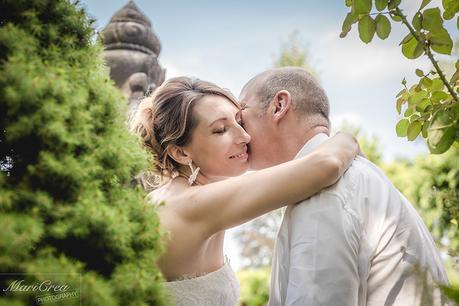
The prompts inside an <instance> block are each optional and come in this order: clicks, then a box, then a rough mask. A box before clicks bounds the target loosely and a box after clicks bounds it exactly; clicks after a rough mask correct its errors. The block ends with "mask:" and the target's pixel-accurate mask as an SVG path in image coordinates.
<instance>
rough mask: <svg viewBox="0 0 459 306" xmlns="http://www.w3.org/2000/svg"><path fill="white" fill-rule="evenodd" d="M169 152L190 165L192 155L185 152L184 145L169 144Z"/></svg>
mask: <svg viewBox="0 0 459 306" xmlns="http://www.w3.org/2000/svg"><path fill="white" fill-rule="evenodd" d="M166 150H167V154H168V155H169V156H170V157H171V158H172V159H173V160H175V161H176V162H177V163H179V164H181V165H188V163H189V162H190V160H191V159H190V156H189V155H188V154H187V153H186V152H185V150H184V149H183V148H182V147H179V146H176V145H169V146H167V149H166Z"/></svg>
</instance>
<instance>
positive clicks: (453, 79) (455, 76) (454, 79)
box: [449, 69, 459, 84]
mask: <svg viewBox="0 0 459 306" xmlns="http://www.w3.org/2000/svg"><path fill="white" fill-rule="evenodd" d="M458 80H459V69H457V70H456V72H454V74H453V76H452V77H451V80H450V81H449V82H450V84H454V83H456V82H457V81H458Z"/></svg>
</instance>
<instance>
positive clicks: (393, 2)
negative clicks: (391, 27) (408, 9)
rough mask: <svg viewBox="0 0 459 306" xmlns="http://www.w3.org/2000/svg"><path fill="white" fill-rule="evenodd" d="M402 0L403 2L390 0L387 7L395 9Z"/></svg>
mask: <svg viewBox="0 0 459 306" xmlns="http://www.w3.org/2000/svg"><path fill="white" fill-rule="evenodd" d="M401 2H402V0H390V1H389V4H388V5H387V8H388V9H389V10H393V9H395V8H396V7H397V6H399V5H400V3H401Z"/></svg>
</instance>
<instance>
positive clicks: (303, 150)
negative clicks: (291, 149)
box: [295, 133, 330, 159]
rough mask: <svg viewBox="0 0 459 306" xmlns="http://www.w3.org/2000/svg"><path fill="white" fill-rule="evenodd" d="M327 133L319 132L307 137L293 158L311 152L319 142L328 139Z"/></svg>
mask: <svg viewBox="0 0 459 306" xmlns="http://www.w3.org/2000/svg"><path fill="white" fill-rule="evenodd" d="M329 138H330V137H328V135H327V134H325V133H319V134H317V135H315V136H314V137H312V138H311V139H309V140H308V141H307V142H306V143H305V144H304V146H303V147H302V148H301V150H300V151H299V152H298V153H297V154H296V156H295V159H297V158H300V157H303V156H305V155H307V154H309V153H311V152H312V151H313V150H314V149H315V148H316V147H318V146H319V145H320V144H321V143H323V142H324V141H326V140H327V139H329Z"/></svg>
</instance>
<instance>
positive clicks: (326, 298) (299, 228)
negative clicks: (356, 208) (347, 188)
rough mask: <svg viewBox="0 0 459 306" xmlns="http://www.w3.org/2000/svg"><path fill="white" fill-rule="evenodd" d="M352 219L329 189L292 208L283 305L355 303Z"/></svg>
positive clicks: (356, 281)
mask: <svg viewBox="0 0 459 306" xmlns="http://www.w3.org/2000/svg"><path fill="white" fill-rule="evenodd" d="M356 218H357V217H356V215H355V214H353V213H352V211H350V209H349V207H348V206H346V205H345V203H344V200H343V199H342V198H340V197H339V196H338V195H337V194H334V193H330V192H324V193H321V194H318V195H316V196H314V197H312V198H311V199H309V200H307V201H304V202H302V203H300V204H298V205H296V206H295V207H294V208H293V210H292V212H291V224H290V226H291V227H290V238H291V240H290V242H291V244H290V269H289V277H288V279H289V281H288V285H287V292H286V303H285V305H286V306H293V305H302V306H305V305H342V306H346V305H352V306H355V305H358V293H359V275H358V251H359V242H360V241H359V236H360V234H359V233H360V231H361V228H360V224H359V222H358V221H357V219H356Z"/></svg>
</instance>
